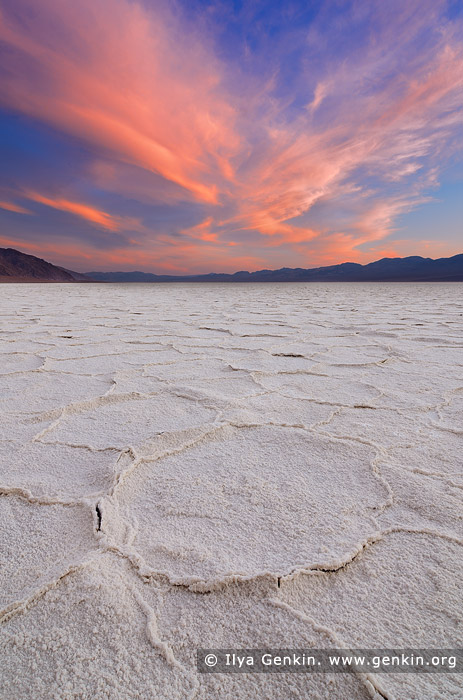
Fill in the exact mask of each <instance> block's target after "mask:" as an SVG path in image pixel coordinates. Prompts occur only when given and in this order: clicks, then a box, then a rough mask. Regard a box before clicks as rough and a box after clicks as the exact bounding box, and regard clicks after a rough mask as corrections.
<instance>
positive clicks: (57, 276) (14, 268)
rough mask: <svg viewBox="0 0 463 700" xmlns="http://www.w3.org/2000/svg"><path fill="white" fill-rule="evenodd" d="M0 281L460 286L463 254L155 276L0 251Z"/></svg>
mask: <svg viewBox="0 0 463 700" xmlns="http://www.w3.org/2000/svg"><path fill="white" fill-rule="evenodd" d="M0 281H1V282H462V281H463V254H460V255H454V256H453V257H451V258H438V259H437V260H433V259H431V258H422V257H420V256H416V255H415V256H410V257H407V258H382V259H381V260H376V261H375V262H372V263H368V264H367V265H360V264H358V263H351V262H346V263H341V264H340V265H329V266H327V267H315V268H310V269H305V268H301V267H297V268H290V267H282V268H281V269H279V270H258V271H256V272H247V271H246V270H242V271H240V272H235V273H234V274H226V273H214V272H211V273H209V274H204V275H155V274H152V273H149V272H138V271H134V272H87V273H85V274H83V273H81V272H74V271H73V270H67V269H66V268H64V267H58V266H57V265H53V264H52V263H49V262H47V261H46V260H42V259H41V258H37V257H35V256H34V255H27V254H26V253H22V252H20V251H19V250H15V249H14V248H0Z"/></svg>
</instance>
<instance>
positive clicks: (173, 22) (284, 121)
mask: <svg viewBox="0 0 463 700" xmlns="http://www.w3.org/2000/svg"><path fill="white" fill-rule="evenodd" d="M354 5H355V4H354ZM438 5H439V3H431V2H424V3H420V2H416V1H415V0H412V1H411V2H408V3H405V4H404V6H403V7H399V5H397V12H396V13H395V14H393V13H392V12H391V9H390V8H388V3H384V4H381V3H379V4H378V6H377V7H376V5H375V7H374V12H375V13H376V15H375V17H376V20H377V28H376V31H377V35H376V36H375V41H371V42H369V43H367V44H366V46H365V47H363V48H362V50H361V51H360V49H359V52H358V53H357V52H356V51H355V50H352V52H351V53H350V54H349V55H348V56H347V58H345V59H344V60H342V61H339V60H337V59H336V57H334V58H332V59H331V63H330V64H329V65H327V66H326V68H325V73H323V74H321V75H320V76H317V78H316V80H315V81H314V91H313V98H312V100H311V101H309V102H308V104H307V105H306V107H304V108H302V109H301V110H296V111H294V112H291V111H289V110H288V104H290V103H291V99H292V98H293V97H294V95H290V96H289V97H288V96H285V97H282V96H280V97H279V96H276V94H275V88H276V84H277V80H276V77H273V78H272V79H268V80H266V81H263V82H262V85H259V86H258V87H256V88H255V90H254V93H253V92H252V90H251V88H250V87H249V85H251V84H252V83H251V82H249V84H247V83H246V81H245V79H244V78H243V83H242V84H240V85H234V84H233V81H227V80H226V77H227V75H226V73H227V71H226V67H225V66H224V65H223V63H222V62H221V61H220V60H219V59H218V58H217V57H216V55H215V53H214V50H213V48H212V45H211V42H210V41H209V39H208V36H207V33H206V32H205V31H204V30H199V29H198V30H195V31H189V32H187V31H186V29H185V26H184V25H183V26H182V23H181V20H179V19H178V17H177V16H176V14H175V13H174V12H171V11H169V10H168V9H167V6H164V5H162V6H161V5H159V6H158V7H157V8H156V11H155V12H154V11H152V10H149V9H146V8H145V7H143V6H142V5H140V4H138V3H136V2H130V1H129V0H99V1H98V2H94V1H93V0H92V1H91V0H81V1H80V2H79V3H75V2H71V1H70V0H60V2H56V1H55V0H42V1H41V2H40V3H39V4H38V5H37V4H36V3H32V2H31V0H19V7H20V8H21V9H22V12H20V13H18V15H13V14H10V15H8V16H7V15H6V14H5V15H4V17H3V22H2V23H1V25H0V38H1V39H2V40H3V42H5V43H6V44H7V45H8V46H9V48H10V51H11V54H10V60H9V63H8V71H9V73H8V74H7V77H6V78H5V80H4V84H3V90H2V98H1V99H2V100H3V103H4V104H5V105H6V106H7V107H9V108H12V109H14V110H16V111H19V112H22V113H24V114H27V115H29V116H32V117H34V118H36V119H39V120H41V121H43V122H45V123H47V124H49V125H51V126H53V127H55V128H57V129H59V130H61V131H63V132H65V133H67V134H70V135H72V136H73V137H77V138H79V139H81V140H82V141H84V142H85V143H86V144H87V145H90V147H91V148H92V150H93V152H94V153H95V159H94V162H93V164H92V166H91V168H90V175H91V177H92V178H93V181H94V182H96V183H97V184H98V185H101V186H104V187H106V188H107V189H108V190H109V191H112V192H118V193H124V194H126V195H127V196H130V197H131V198H134V199H137V197H138V198H139V199H138V201H140V202H143V203H152V201H154V200H156V199H158V200H160V201H164V202H168V203H169V204H172V202H173V201H174V200H181V199H188V200H189V201H192V200H193V201H195V202H196V203H200V204H201V206H202V207H203V210H202V211H203V220H202V222H201V223H200V224H197V225H194V226H185V224H184V223H183V224H182V225H180V226H179V227H178V228H177V230H175V236H172V235H169V233H168V232H166V231H162V232H159V231H157V232H156V233H155V234H154V233H153V232H151V230H150V229H149V227H147V226H146V225H145V224H142V223H141V222H140V221H139V220H138V219H133V218H130V217H121V216H118V215H116V214H114V213H112V212H109V211H105V210H103V209H101V208H97V207H94V206H92V205H90V204H88V203H83V202H80V201H77V200H78V199H79V198H77V197H73V196H72V193H70V192H69V191H66V193H58V194H53V196H51V195H49V194H48V195H44V194H39V193H37V192H35V191H34V192H29V193H28V194H27V196H28V197H29V199H31V200H33V201H35V202H37V203H39V204H42V205H45V206H48V207H52V208H54V209H58V210H61V211H64V212H67V213H69V214H72V215H75V216H78V217H80V218H82V219H85V220H86V221H88V222H89V223H91V224H93V225H94V226H95V227H98V228H101V229H104V230H108V231H122V232H123V231H127V230H133V231H136V232H138V233H140V238H139V239H137V240H136V241H133V246H136V247H137V251H136V252H134V251H133V250H130V251H125V252H124V251H121V250H119V249H117V248H114V249H113V250H112V251H110V252H108V251H106V252H105V256H106V258H105V259H106V261H110V262H114V263H116V262H118V261H119V262H120V263H122V261H123V262H124V263H126V264H127V265H130V264H137V265H143V266H145V267H146V266H147V265H154V264H155V265H156V266H157V267H159V269H178V270H179V271H182V270H185V269H192V268H195V269H196V268H197V267H198V266H202V269H203V270H204V269H208V268H209V269H212V268H213V267H214V266H215V269H228V270H233V269H234V266H235V265H237V266H244V264H245V262H246V264H248V265H251V264H252V265H256V266H257V265H263V266H266V265H267V264H268V261H269V260H274V259H275V257H274V256H275V252H276V251H277V250H281V256H282V260H283V259H284V263H285V264H290V261H291V260H294V261H295V262H296V261H297V262H298V263H299V262H301V264H302V263H310V264H311V263H314V262H317V263H318V262H323V261H327V260H329V261H330V262H334V261H338V262H339V260H340V259H350V260H360V259H363V258H364V256H365V254H366V253H364V252H362V251H360V250H359V248H358V246H360V245H362V246H364V245H365V244H368V243H369V242H370V243H372V244H373V245H374V246H376V245H377V244H378V242H379V241H382V240H383V239H385V238H386V237H388V236H390V235H391V234H392V233H393V232H394V231H395V228H396V225H397V217H398V216H399V215H400V214H403V213H405V212H407V211H409V210H411V209H412V208H413V207H416V206H418V205H420V204H422V203H423V202H425V201H427V195H426V194H425V193H426V191H427V190H428V189H429V188H432V187H433V186H435V184H436V182H437V181H438V167H437V164H438V162H439V158H441V157H442V153H443V152H445V150H446V147H447V146H448V143H449V140H450V139H451V137H452V134H454V133H455V130H456V129H458V128H460V127H461V123H462V116H461V110H460V107H461V91H462V87H463V51H462V47H461V41H459V40H458V37H455V36H454V35H453V34H452V32H450V30H445V27H444V28H442V31H440V32H439V33H438V34H439V36H438V37H437V38H436V37H435V38H434V39H433V41H432V42H430V43H429V45H427V46H426V50H425V51H423V52H421V53H420V52H416V49H415V50H411V49H410V48H409V45H410V43H411V42H413V41H417V39H418V38H419V36H420V34H419V32H420V31H422V30H423V28H426V26H427V25H428V24H429V23H430V22H431V23H432V22H433V21H434V18H436V17H437V13H438ZM355 7H356V5H355ZM394 7H396V6H395V5H394ZM423 8H424V9H423ZM32 10H33V11H32ZM421 10H422V11H421ZM372 12H373V10H372ZM18 16H20V17H21V19H20V20H18V19H17V17H18ZM50 27H51V28H52V29H53V31H51V29H50ZM190 29H191V28H190ZM436 35H437V33H436ZM310 39H311V40H313V41H315V40H316V39H317V36H316V34H315V31H314V33H313V34H312V35H311V37H310ZM397 62H399V63H400V62H402V63H400V70H399V68H398V65H397ZM391 75H392V76H393V77H392V78H391V77H387V76H391ZM384 76H386V77H384ZM303 79H305V76H302V80H303ZM360 171H361V174H360V175H359V174H358V173H359V172H360ZM140 173H141V174H140ZM145 175H147V177H145ZM362 178H363V180H364V183H365V184H362ZM369 178H370V179H374V178H376V180H379V181H381V182H382V183H386V185H387V187H389V186H391V187H395V186H397V184H396V183H400V184H401V185H402V184H403V187H404V191H403V192H400V194H397V191H392V192H389V191H388V190H387V188H386V186H381V187H378V185H374V186H373V185H371V184H369ZM412 179H413V184H412V185H410V184H408V183H409V182H410V181H411V180H412ZM375 188H376V189H375ZM342 197H344V198H345V197H349V198H350V211H351V212H352V215H351V219H350V220H347V219H346V221H345V224H344V227H342V226H339V227H338V226H335V227H331V228H329V227H328V226H324V225H322V224H318V225H313V226H312V225H310V224H307V223H305V222H304V220H300V221H299V220H298V218H299V217H303V216H304V215H306V214H307V213H308V212H309V213H310V211H311V210H312V209H313V208H314V206H315V205H316V204H317V203H319V202H321V201H323V202H324V203H325V204H326V205H331V206H332V208H333V209H334V208H335V207H336V206H337V205H338V203H339V200H340V199H341V198H342ZM0 206H3V205H1V204H0ZM9 206H10V209H9V210H10V211H18V213H26V210H24V211H23V212H19V210H18V209H11V207H12V206H16V205H9ZM3 208H7V209H8V207H5V206H3ZM196 220H197V219H196ZM309 220H310V219H309ZM178 234H182V235H181V236H179V235H178ZM245 237H247V239H248V240H247V243H248V244H247V247H246V245H245V240H244V239H245ZM230 238H233V241H230ZM185 239H188V240H186V241H185ZM115 245H117V243H115ZM230 248H233V251H231V250H230ZM384 249H386V244H384ZM88 251H90V252H89V253H88V254H92V255H93V254H95V255H97V253H96V252H95V250H93V249H91V248H89V249H88ZM249 251H250V252H249ZM232 252H233V253H235V252H236V256H231V255H230V253H232ZM83 255H84V253H83ZM98 255H99V253H98ZM111 256H113V257H112V258H111ZM163 266H164V267H163ZM166 266H171V267H170V268H168V267H166ZM175 266H177V267H175Z"/></svg>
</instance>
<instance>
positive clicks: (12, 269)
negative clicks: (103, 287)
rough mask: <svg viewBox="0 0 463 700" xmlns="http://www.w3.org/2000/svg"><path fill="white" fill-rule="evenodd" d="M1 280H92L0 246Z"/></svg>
mask: <svg viewBox="0 0 463 700" xmlns="http://www.w3.org/2000/svg"><path fill="white" fill-rule="evenodd" d="M0 281H1V282H92V280H91V279H90V278H89V277H88V276H87V275H83V274H82V273H80V272H73V271H72V270H66V269H65V268H64V267H57V266H56V265H52V264H51V263H49V262H47V261H46V260H42V258H36V257H35V255H27V254H26V253H21V252H20V251H19V250H15V249H14V248H0Z"/></svg>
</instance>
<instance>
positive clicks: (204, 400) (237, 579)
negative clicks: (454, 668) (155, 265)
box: [0, 284, 463, 700]
mask: <svg viewBox="0 0 463 700" xmlns="http://www.w3.org/2000/svg"><path fill="white" fill-rule="evenodd" d="M461 292H462V286H461V285H460V284H447V285H439V284H429V285H426V284H421V285H412V284H408V285H401V284H394V285H380V284H377V285H368V284H363V285H362V284H359V285H357V284H352V285H342V284H333V285H322V284H320V285H303V284H301V285H291V284H287V285H243V286H240V285H210V286H209V285H198V286H189V285H181V284H179V285H169V286H156V285H153V286H150V285H128V286H125V285H120V286H117V285H115V286H112V285H109V284H108V285H88V286H86V285H74V286H72V285H50V286H43V285H41V287H40V290H38V288H37V287H36V286H34V285H8V286H6V285H5V286H4V289H2V294H3V299H2V304H1V310H0V314H1V317H2V328H1V336H0V408H1V411H2V419H1V421H0V460H1V465H2V466H1V476H0V524H1V527H2V539H1V545H0V606H1V609H0V641H1V644H0V669H1V671H0V697H1V698H2V700H3V698H5V700H16V699H18V700H19V699H21V700H23V699H24V698H26V699H28V698H30V699H31V700H32V699H34V700H36V699H39V700H40V699H42V698H43V699H44V700H45V699H48V698H53V699H56V700H64V699H67V698H84V699H85V698H111V700H112V699H116V700H131V699H132V698H133V699H135V698H137V699H140V698H141V699H143V700H144V699H145V698H146V699H147V700H148V699H149V698H156V699H157V700H158V699H159V700H161V699H162V698H165V699H166V700H167V699H169V700H176V699H179V700H183V699H184V698H191V699H193V698H197V699H202V700H215V699H216V698H217V700H218V699H219V698H230V700H231V699H233V700H241V698H242V699H243V700H248V699H249V700H254V699H257V698H266V699H267V698H268V699H269V700H270V699H272V700H273V699H275V700H277V699H278V700H282V699H283V698H284V699H285V700H286V699H287V698H288V699H292V698H294V699H296V698H300V699H301V700H302V699H304V700H306V699H307V698H308V697H310V698H316V699H317V700H318V699H320V700H324V699H325V698H326V699H328V698H329V699H330V700H331V699H332V698H339V699H341V698H342V700H345V699H347V698H348V699H349V700H357V699H358V700H363V698H368V697H376V698H380V697H385V698H389V700H392V699H393V698H396V700H415V698H416V700H427V699H428V698H429V699H431V698H433V699H434V698H444V699H445V698H454V699H455V698H460V697H461V677H460V676H459V674H457V675H454V674H440V675H437V674H433V675H418V674H414V675H407V674H384V675H380V674H376V675H375V674H369V675H368V676H365V675H362V674H357V675H347V674H346V675H341V674H333V675H318V674H312V675H307V674H291V675H290V674H284V675H274V674H272V675H270V674H269V675H262V674H255V675H254V674H239V675H233V674H230V675H221V674H218V675H211V674H203V675H201V674H198V673H197V672H196V663H195V659H196V656H195V650H196V648H197V647H227V648H233V647H237V648H258V647H272V648H278V647H286V648H288V647H296V648H297V647H299V648H301V647H305V648H310V647H313V648H317V647H318V648H329V647H333V648H335V647H346V648H355V647H361V648H369V647H370V648H374V647H376V648H378V647H395V648H404V647H413V646H416V647H422V648H424V647H428V648H439V647H441V648H447V649H448V648H461V647H463V633H462V627H461V619H460V618H461V610H462V608H463V586H462V564H463V556H462V547H461V545H462V539H461V538H462V530H463V528H462V524H463V522H462V521H463V509H462V507H461V496H462V487H463V479H462V469H461V467H462V458H461V455H462V454H463V450H462V447H463V444H462V443H463V435H462V424H463V421H462V412H463V407H462V403H461V402H462V396H463V352H462V342H461V338H462V335H463V334H462V330H463V328H462V326H463V304H462V302H461Z"/></svg>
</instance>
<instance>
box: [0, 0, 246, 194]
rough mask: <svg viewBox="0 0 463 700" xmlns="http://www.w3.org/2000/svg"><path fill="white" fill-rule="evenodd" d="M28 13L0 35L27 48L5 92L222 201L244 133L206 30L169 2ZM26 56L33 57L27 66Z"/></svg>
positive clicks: (48, 6)
mask: <svg viewBox="0 0 463 700" xmlns="http://www.w3.org/2000/svg"><path fill="white" fill-rule="evenodd" d="M23 5H25V6H27V2H25V3H23ZM37 11H38V16H37ZM47 14H49V15H50V16H53V22H54V23H55V24H56V25H61V26H63V27H66V28H67V30H71V31H72V41H70V42H67V41H66V39H65V37H67V36H68V31H66V33H63V35H60V32H54V33H53V34H52V33H50V31H49V24H48V22H46V23H45V24H44V23H43V17H47ZM32 17H33V18H34V19H31V18H32ZM90 18H91V21H89V19H90ZM23 20H24V21H23V22H22V23H21V24H19V23H18V22H17V21H16V20H15V19H14V18H13V17H8V18H6V17H5V18H4V20H3V22H2V23H1V25H0V38H1V39H2V40H3V41H4V42H5V43H6V44H7V45H9V46H10V48H12V49H14V50H15V51H16V52H18V53H19V55H21V56H22V60H21V62H20V67H18V70H17V71H15V62H14V61H12V62H11V65H10V76H9V78H7V79H6V80H5V81H4V86H3V93H4V96H3V99H4V101H7V102H8V104H9V105H10V106H13V107H14V108H15V109H18V110H20V111H22V112H25V113H27V114H30V115H33V116H34V117H36V118H39V119H42V120H44V121H46V122H48V123H51V124H53V125H54V126H56V127H58V128H59V129H62V130H64V131H65V132H67V133H71V134H73V135H75V136H77V137H79V138H82V139H85V141H87V142H89V143H92V144H93V145H94V146H95V147H97V148H99V149H101V150H103V151H107V152H108V153H111V154H112V155H114V156H115V157H116V158H118V159H119V160H120V161H122V162H127V163H132V164H136V165H138V166H141V167H142V168H145V169H147V170H150V171H152V172H156V173H159V174H160V175H162V176H163V177H164V178H166V179H167V180H170V181H171V182H172V183H175V184H177V185H179V186H180V187H181V188H184V190H186V191H187V192H189V193H190V195H191V196H193V197H194V198H196V199H199V200H201V201H205V202H211V203H212V202H215V201H216V200H217V182H216V181H217V175H218V174H220V173H223V174H224V176H225V177H230V176H231V175H232V173H233V168H232V165H231V162H230V158H231V156H232V155H234V153H235V151H236V148H237V147H238V145H239V138H238V135H237V133H236V132H235V131H234V129H233V122H234V119H235V110H234V109H233V107H231V105H230V103H229V102H228V101H227V100H226V99H225V98H224V97H223V96H222V95H221V92H220V86H219V83H220V69H219V65H218V62H217V61H216V60H215V59H213V57H212V56H211V54H210V53H208V52H207V51H206V49H205V48H203V46H202V41H200V40H199V38H195V37H193V36H191V37H189V36H186V35H185V34H181V31H180V29H179V28H178V27H177V26H176V21H175V18H174V16H173V15H171V14H169V13H168V11H167V10H163V11H161V10H160V9H159V8H157V9H156V12H154V11H152V12H150V11H149V10H147V9H143V8H142V7H141V5H138V4H135V3H132V2H129V0H118V1H117V2H113V1H112V0H111V1H110V0H106V1H105V0H102V1H101V2H98V3H94V2H91V1H90V0H82V1H81V2H80V3H78V4H76V3H71V2H66V1H65V0H64V1H63V2H60V3H55V2H53V0H43V2H41V4H40V8H39V9H38V8H37V7H36V6H34V12H31V13H30V15H29V16H25V17H23ZM40 20H42V21H40ZM32 23H33V24H32ZM24 59H26V60H28V61H30V62H31V63H33V64H34V66H35V70H34V71H33V72H32V71H31V72H30V74H28V72H25V71H24V70H22V66H23V65H24V63H23V61H24ZM37 74H38V75H39V76H42V79H41V80H40V79H39V81H38V82H37ZM185 194H186V193H184V195H183V196H185Z"/></svg>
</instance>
